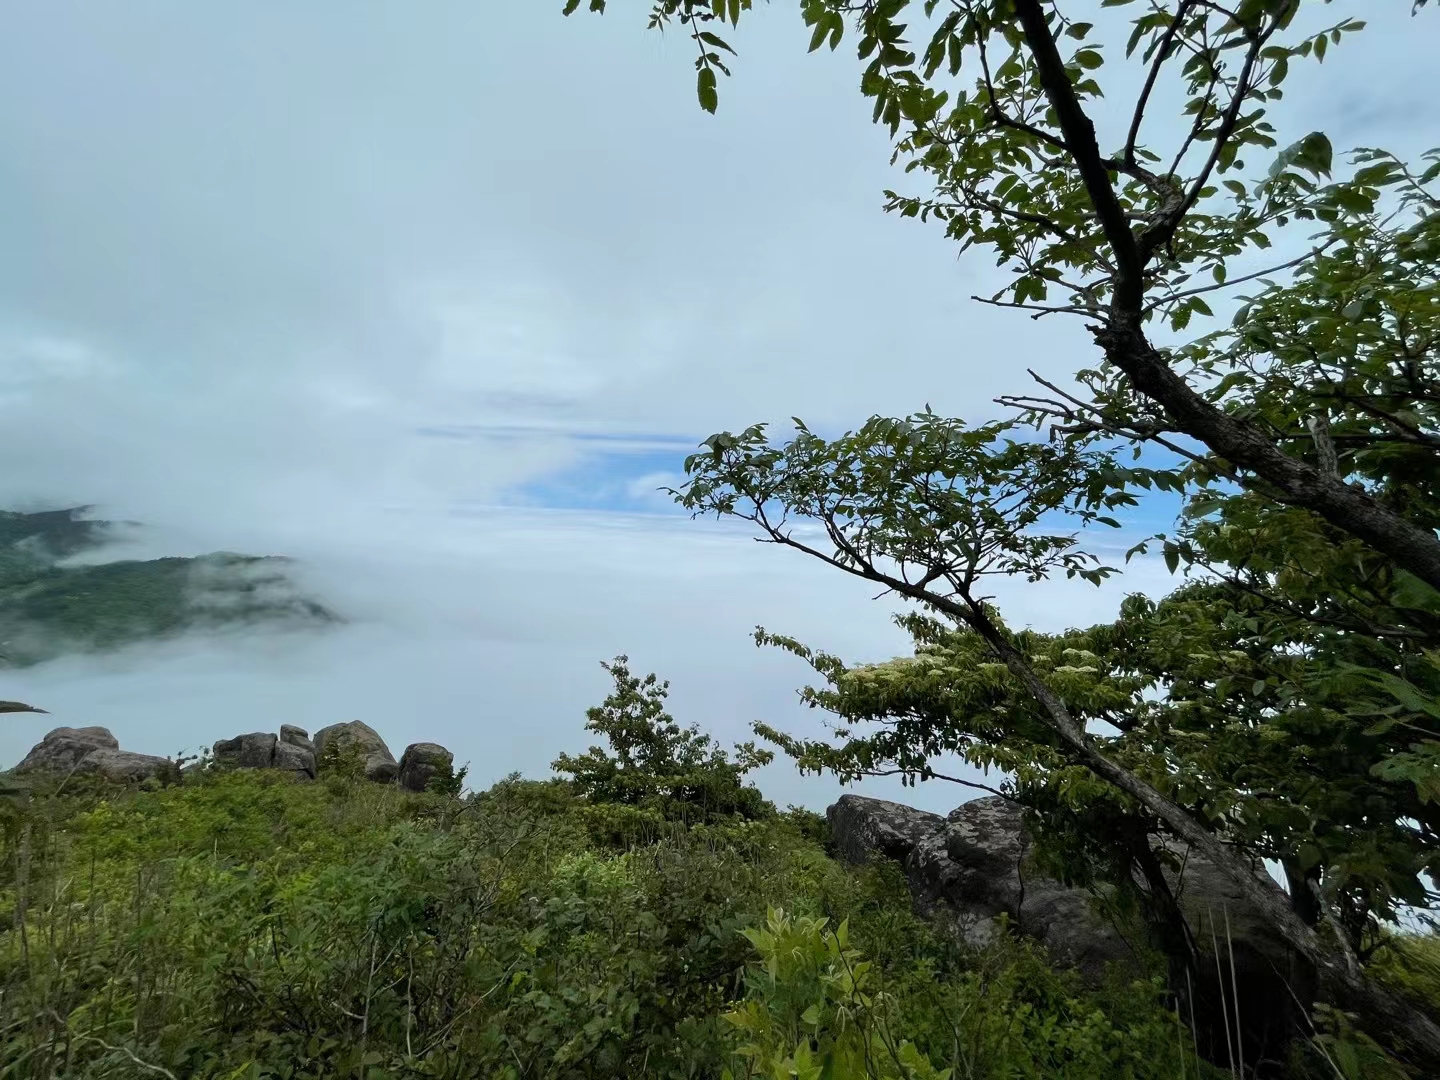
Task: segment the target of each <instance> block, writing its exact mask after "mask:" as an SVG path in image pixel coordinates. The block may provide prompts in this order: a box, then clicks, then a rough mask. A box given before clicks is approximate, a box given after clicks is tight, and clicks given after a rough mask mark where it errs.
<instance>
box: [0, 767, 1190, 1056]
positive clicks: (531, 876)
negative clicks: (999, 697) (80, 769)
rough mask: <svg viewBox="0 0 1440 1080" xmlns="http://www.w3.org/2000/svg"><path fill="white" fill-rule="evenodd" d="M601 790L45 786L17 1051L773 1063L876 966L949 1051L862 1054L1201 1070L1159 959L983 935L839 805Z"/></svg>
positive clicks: (894, 1006) (892, 994)
mask: <svg viewBox="0 0 1440 1080" xmlns="http://www.w3.org/2000/svg"><path fill="white" fill-rule="evenodd" d="M593 805H594V804H592V803H590V802H588V801H587V800H586V799H584V798H582V797H581V796H580V795H579V794H577V792H576V790H575V786H574V785H572V784H570V783H567V782H564V781H559V780H555V781H550V782H534V781H522V780H520V779H518V778H511V779H508V780H506V781H503V782H501V783H500V784H497V785H496V786H495V787H494V788H492V789H490V790H489V791H486V792H483V793H481V794H478V795H474V796H470V797H467V798H466V799H463V800H460V799H456V798H453V797H450V796H441V795H435V794H424V795H409V794H407V793H405V792H402V791H400V790H398V789H395V788H393V787H387V786H381V785H375V784H369V783H366V782H364V781H348V782H344V783H339V784H333V785H332V784H327V783H311V784H304V783H298V782H295V781H293V780H291V779H290V778H288V777H282V776H280V775H278V774H270V773H267V772H266V771H263V770H248V771H236V772H229V773H219V774H216V773H202V774H199V775H198V778H191V779H189V780H187V782H185V783H183V784H177V785H172V786H169V787H165V788H154V787H153V786H152V789H151V790H134V791H129V792H116V791H113V790H105V789H102V788H100V787H98V786H86V785H81V786H78V787H76V786H70V787H67V790H66V791H65V792H64V793H62V794H61V795H60V796H58V797H55V796H45V795H42V794H39V793H37V794H36V795H35V796H34V797H33V799H32V801H31V802H30V803H29V805H28V807H24V808H20V807H11V808H10V809H9V817H8V818H7V821H6V823H5V825H6V829H5V834H4V845H5V846H4V864H3V872H4V879H3V888H0V909H3V914H4V919H3V922H4V928H3V930H0V1030H3V1031H4V1038H3V1039H0V1071H3V1073H4V1074H5V1075H6V1076H14V1077H17V1078H22V1077H23V1078H40V1077H47V1078H48V1077H58V1076H65V1077H72V1078H85V1077H101V1076H106V1077H117V1076H135V1077H138V1076H142V1075H148V1076H156V1075H164V1074H166V1073H168V1074H169V1075H172V1076H177V1077H179V1076H190V1077H233V1078H240V1077H254V1078H259V1077H276V1078H279V1077H294V1078H300V1077H317V1078H318V1077H334V1076H351V1075H356V1076H363V1077H366V1078H370V1080H380V1078H383V1077H401V1076H444V1077H486V1078H490V1077H512V1078H521V1077H557V1078H558V1077H566V1078H569V1077H607V1078H608V1077H616V1076H634V1077H657V1078H658V1077H666V1078H670V1077H715V1078H718V1077H720V1076H721V1075H722V1073H723V1072H724V1071H725V1070H726V1069H730V1070H731V1072H732V1074H733V1075H735V1076H742V1075H744V1076H756V1075H761V1074H760V1073H758V1072H757V1071H756V1069H757V1068H759V1064H758V1063H761V1062H769V1061H772V1060H780V1058H784V1057H787V1056H788V1057H791V1058H793V1057H794V1056H795V1055H796V1054H797V1053H798V1054H800V1055H801V1056H802V1057H803V1056H804V1055H805V1054H811V1055H812V1057H813V1055H817V1054H818V1055H819V1056H821V1057H823V1056H824V1055H825V1054H826V1053H828V1052H829V1051H828V1050H827V1049H826V1047H827V1046H828V1045H829V1043H828V1042H827V1040H828V1039H829V1038H830V1036H829V1035H827V1034H825V1032H828V1031H832V1030H840V1031H844V1030H845V1028H844V1025H843V1024H842V1025H841V1027H840V1028H839V1029H835V1028H833V1026H832V1023H831V1021H832V1020H833V1018H834V1016H835V1015H837V1010H838V1011H839V1012H840V1013H844V1012H845V1011H846V1010H850V1009H852V1008H853V1007H854V1002H852V1001H850V1000H849V999H848V998H847V997H846V995H855V994H864V995H870V997H869V998H868V999H867V1000H870V1001H871V1002H872V1003H874V1005H873V1008H874V1010H875V1011H874V1021H873V1022H874V1023H877V1024H881V1025H883V1028H884V1030H885V1031H886V1032H892V1031H893V1032H897V1033H903V1036H904V1039H905V1040H906V1041H907V1043H908V1044H909V1045H910V1046H911V1047H912V1048H911V1049H909V1050H906V1051H905V1053H906V1055H907V1057H906V1060H907V1061H911V1062H914V1063H916V1064H915V1065H914V1069H916V1070H920V1071H912V1072H894V1071H893V1070H892V1071H881V1072H875V1073H865V1072H859V1073H856V1072H853V1071H852V1072H848V1073H834V1074H833V1075H835V1076H837V1077H839V1076H846V1077H850V1076H869V1075H874V1076H877V1077H878V1076H901V1075H904V1076H911V1075H913V1076H917V1077H918V1076H933V1075H941V1074H943V1072H944V1070H946V1069H949V1070H952V1071H951V1074H950V1075H952V1076H954V1077H975V1078H980V1077H985V1078H992V1077H993V1078H996V1080H999V1078H1001V1077H1004V1078H1007V1080H1008V1078H1013V1077H1036V1078H1038V1077H1042V1076H1046V1077H1048V1076H1054V1075H1067V1076H1072V1077H1076V1078H1081V1077H1093V1078H1096V1080H1099V1078H1101V1077H1112V1076H1134V1077H1154V1078H1155V1080H1160V1078H1162V1077H1164V1078H1167V1080H1168V1078H1169V1077H1172V1076H1175V1075H1177V1072H1176V1068H1177V1063H1178V1060H1179V1056H1180V1054H1181V1051H1182V1049H1183V1045H1184V1042H1183V1032H1182V1030H1181V1028H1180V1027H1179V1026H1178V1025H1177V1023H1176V1022H1175V1019H1174V1017H1173V1016H1172V1015H1171V1013H1170V1012H1169V1011H1168V1010H1167V1009H1166V1008H1165V1006H1164V1005H1163V1004H1162V1003H1161V1002H1160V999H1159V991H1158V989H1157V988H1156V987H1155V986H1153V985H1149V984H1145V983H1140V984H1135V985H1133V986H1121V987H1117V988H1116V989H1115V990H1113V991H1111V992H1109V993H1107V994H1105V995H1100V996H1096V995H1090V994H1087V993H1085V992H1082V991H1081V990H1080V989H1079V987H1078V986H1077V984H1076V983H1075V982H1074V981H1073V979H1072V978H1070V977H1069V976H1066V975H1063V974H1059V973H1056V972H1055V971H1052V970H1051V969H1050V967H1048V966H1047V965H1046V964H1045V962H1044V961H1043V958H1042V957H1040V956H1039V955H1038V954H1036V953H1034V952H1033V950H1025V949H1022V948H1020V947H1018V946H1005V945H1002V946H997V947H996V948H995V949H994V950H991V951H990V952H988V953H985V954H979V955H967V954H963V953H961V952H959V951H957V949H956V948H955V947H954V946H952V945H949V944H947V943H946V942H945V941H943V940H942V939H940V938H938V937H936V936H935V935H934V934H933V933H932V931H931V930H930V929H929V928H928V927H927V926H926V925H925V924H923V923H922V922H921V921H919V920H917V919H916V918H915V917H914V916H912V915H911V914H910V913H909V903H908V897H907V896H906V894H905V887H904V884H903V882H902V881H901V880H900V879H899V877H898V875H896V874H895V873H893V872H892V871H889V870H886V869H884V868H879V867H875V868H869V869H864V870H853V869H848V868H844V867H842V866H841V865H840V864H838V863H836V862H834V861H832V860H831V859H830V858H829V857H828V856H827V855H826V854H825V853H824V851H823V849H822V847H821V846H820V845H819V844H818V843H817V841H816V839H815V835H816V832H817V823H816V821H815V819H814V818H813V817H812V816H810V815H806V814H804V813H801V812H789V813H775V814H770V815H768V816H766V817H764V818H762V819H759V820H746V819H744V818H742V817H731V818H730V819H728V820H725V821H723V822H721V821H712V822H708V823H704V822H701V823H695V824H692V825H689V826H685V825H682V824H680V823H671V824H670V826H669V827H668V829H667V830H666V831H665V832H664V833H663V835H659V836H658V837H652V838H650V839H647V840H632V841H630V842H628V843H626V842H616V841H615V840H613V838H612V839H610V840H607V841H604V842H601V841H597V839H596V837H595V830H594V828H593V819H592V818H591V817H590V816H589V810H590V809H591V808H592V807H593ZM781 908H783V909H784V911H785V914H784V915H783V916H779V915H776V916H775V917H774V919H772V920H771V921H770V922H768V923H767V912H769V911H770V910H771V909H781ZM777 919H778V920H780V921H779V922H776V921H775V920H777ZM791 920H795V921H791ZM821 920H829V923H828V924H826V925H830V926H839V925H842V924H846V922H847V920H848V924H847V929H846V930H845V934H846V937H845V939H844V942H843V946H844V948H843V950H842V954H841V958H842V959H843V961H844V963H845V964H847V965H851V966H852V967H854V966H855V965H856V964H857V963H858V959H857V958H856V957H855V956H854V954H853V950H857V949H858V950H863V952H864V953H865V957H866V959H865V961H864V964H865V965H867V966H866V967H865V968H864V969H863V970H864V977H863V979H861V980H860V981H859V982H856V983H854V984H853V985H852V984H847V985H846V986H844V987H839V986H838V984H836V987H834V988H832V989H824V987H828V986H830V985H831V984H830V983H829V982H828V981H827V980H829V979H830V977H831V975H830V973H829V969H828V967H827V965H830V964H831V963H832V961H833V960H834V957H833V956H832V955H831V953H830V952H829V951H828V950H829V945H828V944H827V941H828V940H829V939H828V938H826V936H825V933H826V932H825V931H824V929H823V926H822V923H821ZM745 931H750V940H747V938H746V937H745V936H744V932H745ZM777 933H778V934H779V935H780V937H779V938H778V939H777V938H775V937H774V936H773V935H775V934H777ZM767 934H768V935H772V936H771V937H766V936H765V935H767ZM786 935H790V937H786ZM791 938H793V939H794V941H793V944H795V945H796V946H798V947H800V951H799V952H798V953H793V954H792V950H791V947H790V946H791ZM777 941H778V942H779V944H778V945H777ZM757 947H758V948H757ZM806 950H808V952H807V951H806ZM817 950H818V951H817ZM782 953H783V955H782ZM777 965H778V966H777ZM747 967H748V969H749V972H748V975H747ZM817 995H818V996H817ZM812 1005H814V1006H815V1007H816V1009H819V1010H821V1011H822V1012H823V1017H822V1016H821V1015H820V1014H819V1013H817V1012H816V1011H815V1010H814V1009H812V1008H811V1006H812ZM866 1009H867V1010H868V1009H871V1006H868V1005H867V1006H866ZM865 1015H866V1016H867V1017H869V1016H870V1015H871V1013H870V1012H866V1014H865ZM767 1018H768V1019H767ZM817 1021H818V1024H819V1026H818V1028H817V1027H816V1023H817ZM871 1022H872V1021H871V1020H870V1019H866V1020H865V1023H866V1024H870V1023H871ZM797 1024H798V1025H801V1026H800V1027H797V1026H796V1025H797ZM806 1025H808V1026H806ZM804 1031H811V1032H816V1033H817V1034H816V1037H815V1038H814V1039H809V1041H808V1042H806V1039H807V1038H808V1036H807V1037H806V1038H800V1034H801V1033H802V1032H804ZM844 1038H846V1039H848V1038H849V1036H848V1035H845V1036H844ZM797 1040H798V1041H797ZM801 1043H806V1045H807V1046H808V1049H803V1050H802V1049H800V1047H801ZM777 1055H778V1057H777ZM922 1059H924V1060H927V1061H929V1062H931V1063H932V1064H929V1065H924V1066H923V1068H922V1065H921V1064H920V1062H921V1061H922ZM766 1067H767V1068H768V1067H769V1066H766ZM906 1067H907V1068H910V1066H908V1065H907V1066H906ZM884 1068H887V1069H888V1068H889V1066H885V1067H884ZM1189 1068H1190V1071H1191V1072H1192V1073H1193V1071H1194V1063H1193V1062H1190V1064H1189ZM926 1070H928V1071H926ZM764 1075H767V1076H769V1075H774V1074H773V1073H770V1072H766V1073H764ZM805 1075H819V1074H817V1073H813V1072H810V1073H806V1074H805ZM827 1075H830V1074H827Z"/></svg>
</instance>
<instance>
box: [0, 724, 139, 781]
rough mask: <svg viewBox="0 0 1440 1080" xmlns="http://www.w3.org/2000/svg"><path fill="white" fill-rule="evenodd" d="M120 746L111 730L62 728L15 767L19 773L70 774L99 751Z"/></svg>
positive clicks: (57, 729) (41, 742)
mask: <svg viewBox="0 0 1440 1080" xmlns="http://www.w3.org/2000/svg"><path fill="white" fill-rule="evenodd" d="M118 749H120V743H119V742H118V741H116V739H115V736H114V735H111V734H110V730H109V728H103V727H83V728H71V727H60V728H56V729H55V730H54V731H52V732H50V733H49V734H48V735H46V736H45V737H44V738H43V739H41V740H40V741H39V742H38V743H36V744H35V745H34V746H33V747H31V749H30V752H29V753H28V754H26V755H25V758H24V760H22V761H21V762H20V764H19V765H16V766H15V771H16V772H17V773H23V772H27V771H29V770H32V769H33V770H45V771H50V772H67V773H68V772H69V771H70V770H71V769H73V768H74V767H75V766H76V765H78V764H79V763H80V762H81V761H82V760H83V759H84V758H86V757H87V756H89V755H90V754H92V753H94V752H95V751H96V750H118Z"/></svg>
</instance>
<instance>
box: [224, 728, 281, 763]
mask: <svg viewBox="0 0 1440 1080" xmlns="http://www.w3.org/2000/svg"><path fill="white" fill-rule="evenodd" d="M277 741H278V740H277V739H276V738H275V735H274V733H273V732H269V731H252V732H250V733H249V734H248V735H236V736H235V737H234V738H233V739H220V740H219V741H218V742H216V743H215V745H214V746H212V747H211V748H210V752H211V753H212V754H213V755H214V758H215V764H217V765H220V766H222V767H225V768H232V769H268V768H270V766H271V764H272V763H273V762H274V760H275V744H276V742H277Z"/></svg>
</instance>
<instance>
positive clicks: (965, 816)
mask: <svg viewBox="0 0 1440 1080" xmlns="http://www.w3.org/2000/svg"><path fill="white" fill-rule="evenodd" d="M826 817H827V818H828V819H829V822H830V833H831V836H832V837H833V838H834V841H835V846H836V848H837V851H838V853H839V854H840V856H841V857H842V858H844V859H847V860H849V861H851V862H858V861H862V860H863V859H864V858H874V857H883V858H886V859H891V860H893V861H895V862H899V863H901V864H902V865H903V866H904V868H905V876H906V878H907V880H908V881H909V883H910V892H911V896H912V897H913V899H914V903H915V907H916V910H917V911H919V912H921V913H922V914H925V915H930V916H934V917H936V918H937V919H938V920H939V921H940V922H941V923H942V924H944V925H945V926H946V927H947V929H948V930H949V931H950V932H951V933H952V934H954V935H955V936H956V937H958V938H959V939H960V940H962V941H964V942H966V943H967V944H970V945H975V946H982V945H984V944H986V943H987V942H989V941H991V940H993V939H994V937H995V936H996V934H997V933H998V931H999V926H1000V918H1001V916H1002V915H1003V916H1006V917H1007V918H1008V920H1009V922H1010V925H1011V926H1012V927H1013V928H1014V929H1016V930H1018V931H1019V932H1020V933H1022V934H1025V935H1026V936H1029V937H1033V938H1035V939H1037V940H1038V941H1041V942H1043V943H1044V944H1045V945H1046V947H1047V948H1048V949H1049V950H1050V952H1051V953H1052V955H1054V956H1055V957H1056V959H1058V960H1060V961H1061V962H1063V963H1068V964H1070V965H1073V966H1074V967H1076V968H1078V969H1079V970H1080V972H1081V973H1082V974H1083V975H1085V976H1086V977H1087V978H1091V979H1098V978H1099V977H1100V976H1101V975H1103V973H1104V970H1105V965H1106V964H1109V963H1113V962H1116V961H1122V962H1123V961H1126V960H1129V959H1131V958H1132V957H1133V956H1134V949H1133V948H1132V947H1131V945H1130V944H1129V943H1128V942H1127V941H1126V940H1125V937H1124V936H1123V935H1122V934H1120V933H1119V932H1118V931H1117V930H1116V929H1115V927H1113V926H1111V925H1110V924H1109V923H1108V922H1107V921H1106V920H1105V919H1104V918H1103V917H1101V916H1100V915H1099V914H1098V913H1097V912H1096V911H1095V910H1094V906H1093V903H1092V900H1091V897H1090V896H1089V894H1087V893H1085V892H1084V891H1082V890H1079V889H1072V888H1068V887H1067V886H1065V885H1062V884H1060V883H1059V882H1057V881H1054V880H1052V879H1050V878H1047V877H1044V876H1043V875H1040V874H1038V873H1036V872H1035V871H1034V870H1033V869H1032V868H1031V867H1030V866H1029V865H1028V860H1027V856H1028V855H1029V848H1030V842H1029V837H1028V836H1027V835H1026V834H1025V831H1024V830H1023V829H1022V827H1021V821H1020V809H1019V808H1018V807H1017V806H1015V805H1014V804H1013V803H1010V802H1007V801H1006V800H1004V799H1000V798H994V797H992V798H987V799H974V800H972V801H970V802H967V803H964V804H962V805H961V806H960V807H959V808H957V809H956V810H954V811H952V812H951V813H950V815H949V816H948V817H944V818H942V817H940V816H939V815H938V814H927V813H925V812H923V811H920V810H915V809H912V808H911V807H908V806H902V805H901V804H899V803H893V802H887V801H885V800H883V799H867V798H863V797H862V796H858V795H842V796H841V797H840V800H839V801H838V802H837V803H835V805H834V806H832V807H830V809H829V810H828V811H827V813H826Z"/></svg>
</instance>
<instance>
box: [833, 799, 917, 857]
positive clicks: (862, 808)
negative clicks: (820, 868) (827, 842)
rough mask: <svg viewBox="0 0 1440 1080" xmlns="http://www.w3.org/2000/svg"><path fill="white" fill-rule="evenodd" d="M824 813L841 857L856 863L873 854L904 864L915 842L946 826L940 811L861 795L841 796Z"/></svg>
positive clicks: (873, 855) (913, 848)
mask: <svg viewBox="0 0 1440 1080" xmlns="http://www.w3.org/2000/svg"><path fill="white" fill-rule="evenodd" d="M825 816H826V818H827V819H829V822H830V835H831V837H832V838H833V839H834V841H835V846H836V849H837V850H838V852H839V855H840V857H841V858H842V859H844V860H845V861H846V862H850V863H857V864H858V863H864V862H869V861H870V860H871V859H872V858H875V857H879V858H885V859H891V860H893V861H894V862H899V863H903V862H904V861H905V860H906V859H907V858H909V856H910V853H911V852H912V851H913V850H915V845H916V844H918V843H919V842H920V841H921V840H923V839H925V837H927V836H930V835H932V834H934V833H937V832H939V831H940V830H941V829H942V828H944V826H945V819H944V818H942V817H941V816H940V815H939V814H929V813H926V812H925V811H924V810H916V809H915V808H914V807H911V806H905V805H904V804H903V803H897V802H887V801H886V800H884V799H867V798H864V797H862V796H860V795H842V796H840V801H839V802H837V803H835V805H834V806H832V807H830V809H828V810H827V811H825Z"/></svg>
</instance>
